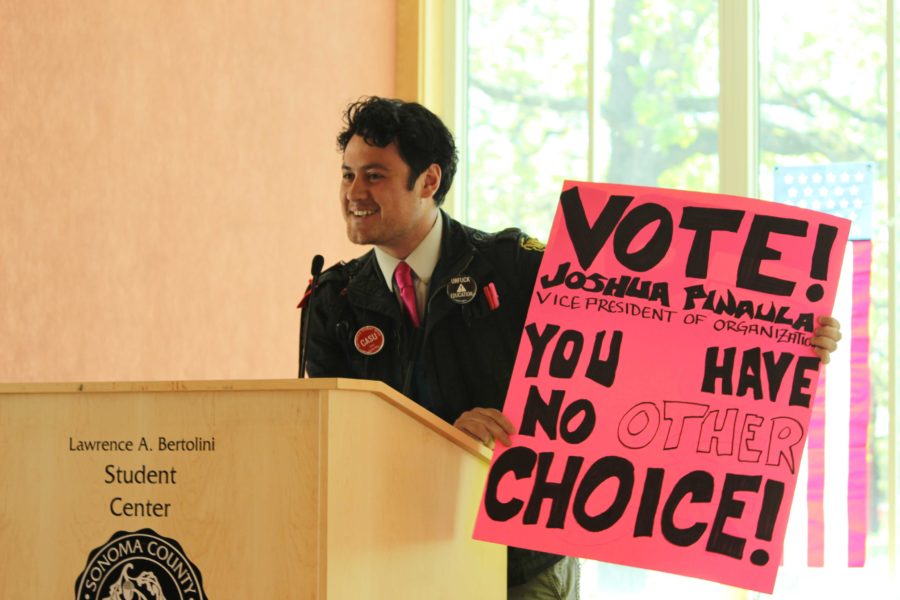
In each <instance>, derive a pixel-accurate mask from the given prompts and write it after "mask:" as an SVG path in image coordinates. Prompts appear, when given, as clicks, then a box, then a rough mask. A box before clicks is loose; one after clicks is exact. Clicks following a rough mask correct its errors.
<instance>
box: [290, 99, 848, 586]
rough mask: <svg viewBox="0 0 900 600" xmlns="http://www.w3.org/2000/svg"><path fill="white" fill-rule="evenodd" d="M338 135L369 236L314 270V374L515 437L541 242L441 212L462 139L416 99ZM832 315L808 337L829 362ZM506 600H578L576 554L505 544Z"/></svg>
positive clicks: (485, 436) (347, 189)
mask: <svg viewBox="0 0 900 600" xmlns="http://www.w3.org/2000/svg"><path fill="white" fill-rule="evenodd" d="M344 117H345V123H346V127H345V128H344V130H343V131H342V132H341V133H340V135H339V136H338V146H339V148H340V149H341V151H342V153H343V162H342V165H341V186H340V198H339V199H340V207H341V211H342V212H343V216H344V220H345V222H346V226H347V237H348V238H349V239H350V240H351V241H352V242H354V243H356V244H365V245H372V246H373V248H372V249H371V250H370V251H368V252H367V253H366V254H364V255H362V256H361V257H359V258H357V259H355V260H352V261H350V262H348V263H340V264H338V265H335V266H334V267H332V268H330V269H328V270H327V271H325V272H324V273H322V275H321V277H320V278H319V284H318V287H317V288H316V290H315V294H316V300H315V302H314V303H313V304H312V309H311V311H312V312H311V314H310V316H309V324H308V326H307V327H308V340H307V347H306V349H305V354H306V356H307V371H308V373H309V375H310V376H312V377H350V378H357V379H375V380H379V381H383V382H385V383H387V384H388V385H390V386H391V387H393V388H395V389H397V390H399V391H401V392H402V393H404V394H405V395H407V396H409V397H410V398H412V399H413V400H414V401H415V402H417V403H418V404H420V405H422V406H423V407H425V408H427V409H428V410H430V411H431V412H433V413H435V414H436V415H438V416H439V417H441V418H442V419H444V420H445V421H447V422H449V423H453V424H454V425H455V426H456V427H458V428H459V429H461V430H462V431H464V432H466V433H467V434H469V435H470V436H472V437H474V438H476V439H478V440H481V441H482V442H483V443H485V444H487V445H489V446H493V444H494V440H495V439H496V440H497V441H499V442H500V443H502V444H507V445H508V444H509V443H510V440H509V435H510V434H513V433H514V432H515V429H514V427H513V425H512V423H510V421H509V420H508V419H507V418H506V417H505V416H504V415H503V414H502V413H501V412H500V409H501V408H502V406H503V401H504V399H505V398H506V390H507V387H508V385H509V380H510V377H511V375H512V369H513V363H514V362H515V358H516V351H517V349H518V344H519V340H520V338H521V336H522V330H523V328H524V325H525V316H526V313H527V310H528V305H529V302H530V300H531V294H532V290H533V287H534V282H535V279H536V278H537V272H538V267H539V266H540V262H541V257H542V253H543V245H542V244H540V243H539V242H537V241H536V240H534V239H532V238H529V237H528V236H526V235H525V234H523V233H522V232H521V231H519V230H518V229H507V230H504V231H502V232H499V233H492V234H489V233H484V232H482V231H478V230H475V229H472V228H469V227H466V226H465V225H462V224H461V223H459V222H457V221H455V220H454V219H451V218H450V217H449V216H448V215H447V214H446V213H445V212H444V211H443V210H441V209H440V206H441V203H442V202H443V201H444V198H445V196H446V194H447V191H448V190H449V189H450V184H451V183H452V181H453V176H454V174H455V173H456V163H457V156H456V146H455V143H454V141H453V136H452V135H451V134H450V132H449V131H448V130H447V128H446V127H445V126H444V124H443V123H442V122H441V120H440V119H439V118H438V117H437V116H435V115H434V114H433V113H431V112H430V111H429V110H427V109H426V108H424V107H423V106H421V105H419V104H416V103H412V102H403V101H400V100H390V99H384V98H377V97H373V98H368V99H364V100H361V101H360V102H356V103H353V104H351V105H350V106H349V107H348V108H347V111H346V113H345V115H344ZM838 327H839V325H838V324H837V322H836V321H834V320H833V319H832V320H830V321H827V322H824V323H823V327H822V328H820V329H819V330H817V332H816V336H817V337H815V338H814V339H813V343H814V344H816V345H818V346H821V349H820V350H819V352H820V355H821V356H822V357H823V360H825V361H827V358H828V354H829V352H831V351H832V350H834V349H835V343H836V340H838V339H840V332H839V331H838ZM507 583H508V585H509V586H510V588H509V593H508V597H509V598H516V599H519V598H521V599H526V598H577V594H578V562H577V560H576V559H574V558H564V557H561V556H556V555H551V554H545V553H541V552H534V551H530V550H522V549H517V548H510V549H509V560H508V578H507Z"/></svg>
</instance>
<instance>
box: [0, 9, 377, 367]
mask: <svg viewBox="0 0 900 600" xmlns="http://www.w3.org/2000/svg"><path fill="white" fill-rule="evenodd" d="M394 40H395V14H394V0H244V1H231V2H229V1H226V0H203V1H201V0H196V1H190V2H183V1H179V0H130V1H128V2H119V1H115V0H106V1H103V0H80V1H78V2H68V1H63V0H59V1H49V0H29V1H28V2H22V1H18V0H0V208H2V212H0V381H60V380H126V379H130V380H140V379H205V378H213V379H216V378H226V379H231V378H275V377H292V376H295V374H296V358H297V357H296V337H297V322H298V311H297V310H296V309H295V306H296V303H297V299H298V297H299V295H300V294H301V293H302V291H303V289H304V288H305V286H306V281H307V278H308V275H309V265H310V262H311V258H312V256H313V254H314V253H316V252H319V253H322V254H324V255H325V257H326V264H331V263H333V262H335V261H336V260H338V259H339V258H347V257H350V256H354V255H356V254H358V253H359V249H358V248H355V247H352V246H351V245H350V244H349V243H348V242H346V241H345V239H344V234H343V226H342V223H341V217H340V214H339V211H338V208H337V206H338V205H337V184H338V168H339V164H340V156H339V155H338V153H337V152H336V150H335V143H334V137H335V134H336V133H337V130H338V129H339V127H340V124H341V121H340V119H341V114H340V112H341V108H342V107H343V106H344V105H345V104H346V103H347V101H349V100H351V99H355V98H357V97H359V96H361V95H364V94H388V95H390V94H392V93H393V91H394V86H395V79H394V64H395V51H394Z"/></svg>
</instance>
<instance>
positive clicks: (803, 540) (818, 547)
mask: <svg viewBox="0 0 900 600" xmlns="http://www.w3.org/2000/svg"><path fill="white" fill-rule="evenodd" d="M874 167H875V165H874V164H873V163H838V164H830V165H815V166H805V167H776V168H775V200H776V201H779V202H784V203H787V204H793V205H795V206H802V207H804V208H811V209H813V210H819V211H822V212H829V213H832V214H837V215H840V216H842V217H845V218H848V219H851V220H852V221H853V228H852V230H851V234H850V239H851V242H850V244H848V245H847V250H846V253H845V256H844V262H843V266H842V270H841V280H840V284H839V286H838V292H837V298H836V300H835V306H834V311H833V314H834V316H835V317H837V319H838V320H839V321H840V322H841V333H842V334H843V339H842V341H841V342H840V345H839V349H838V351H837V352H836V353H834V355H833V356H832V359H831V363H830V364H829V365H828V366H827V367H825V369H823V371H822V373H823V374H822V376H821V379H820V380H819V386H818V389H817V394H816V399H815V403H814V405H813V412H812V415H811V418H810V423H809V431H808V435H807V447H806V450H805V452H804V459H803V462H802V465H801V469H800V473H799V477H798V479H797V489H796V491H795V494H794V500H793V504H792V507H791V515H790V519H789V522H788V530H787V535H786V536H785V547H784V559H783V561H784V564H785V565H793V566H801V565H803V564H805V565H807V566H810V567H824V566H832V567H838V566H848V567H862V566H864V564H865V560H866V532H867V529H868V505H869V503H868V495H869V479H870V477H869V475H870V461H869V456H868V427H869V418H870V415H871V402H872V398H871V376H870V370H869V306H870V295H869V284H870V279H871V263H872V242H871V226H872V221H871V218H872V217H871V215H872V191H873V180H874V171H875V168H874Z"/></svg>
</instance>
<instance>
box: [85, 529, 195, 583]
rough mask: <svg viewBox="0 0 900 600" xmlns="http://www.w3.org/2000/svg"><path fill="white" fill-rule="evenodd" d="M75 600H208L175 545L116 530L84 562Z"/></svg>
mask: <svg viewBox="0 0 900 600" xmlns="http://www.w3.org/2000/svg"><path fill="white" fill-rule="evenodd" d="M75 600H208V599H207V597H206V592H204V591H203V578H202V577H201V576H200V571H199V570H198V569H197V567H196V566H195V565H194V564H193V563H191V561H189V560H188V558H187V556H186V555H185V553H184V550H182V548H181V546H180V545H179V544H178V542H176V541H175V540H170V539H168V538H164V537H162V536H161V535H159V534H158V533H156V532H155V531H153V530H152V529H141V530H140V531H134V532H127V531H119V532H117V533H115V534H113V536H112V537H111V538H110V539H109V541H108V542H106V543H105V544H104V545H102V546H100V547H99V548H97V549H96V550H94V551H93V552H91V554H90V556H89V557H88V561H87V566H85V568H84V571H82V573H81V575H79V576H78V580H77V581H76V582H75Z"/></svg>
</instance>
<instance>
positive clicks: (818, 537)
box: [806, 370, 826, 567]
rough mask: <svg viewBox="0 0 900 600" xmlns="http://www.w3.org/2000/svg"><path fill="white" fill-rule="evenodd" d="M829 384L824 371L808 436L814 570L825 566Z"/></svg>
mask: <svg viewBox="0 0 900 600" xmlns="http://www.w3.org/2000/svg"><path fill="white" fill-rule="evenodd" d="M825 381H826V377H825V371H824V370H821V371H820V372H819V385H818V387H817V388H816V396H815V400H814V401H813V408H812V414H811V415H810V417H809V433H808V434H807V451H808V452H809V457H808V460H807V465H808V477H809V479H808V480H807V482H806V507H807V509H806V510H807V531H806V535H807V541H806V546H807V564H808V565H809V566H810V567H821V566H824V565H825V502H824V500H825Z"/></svg>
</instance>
